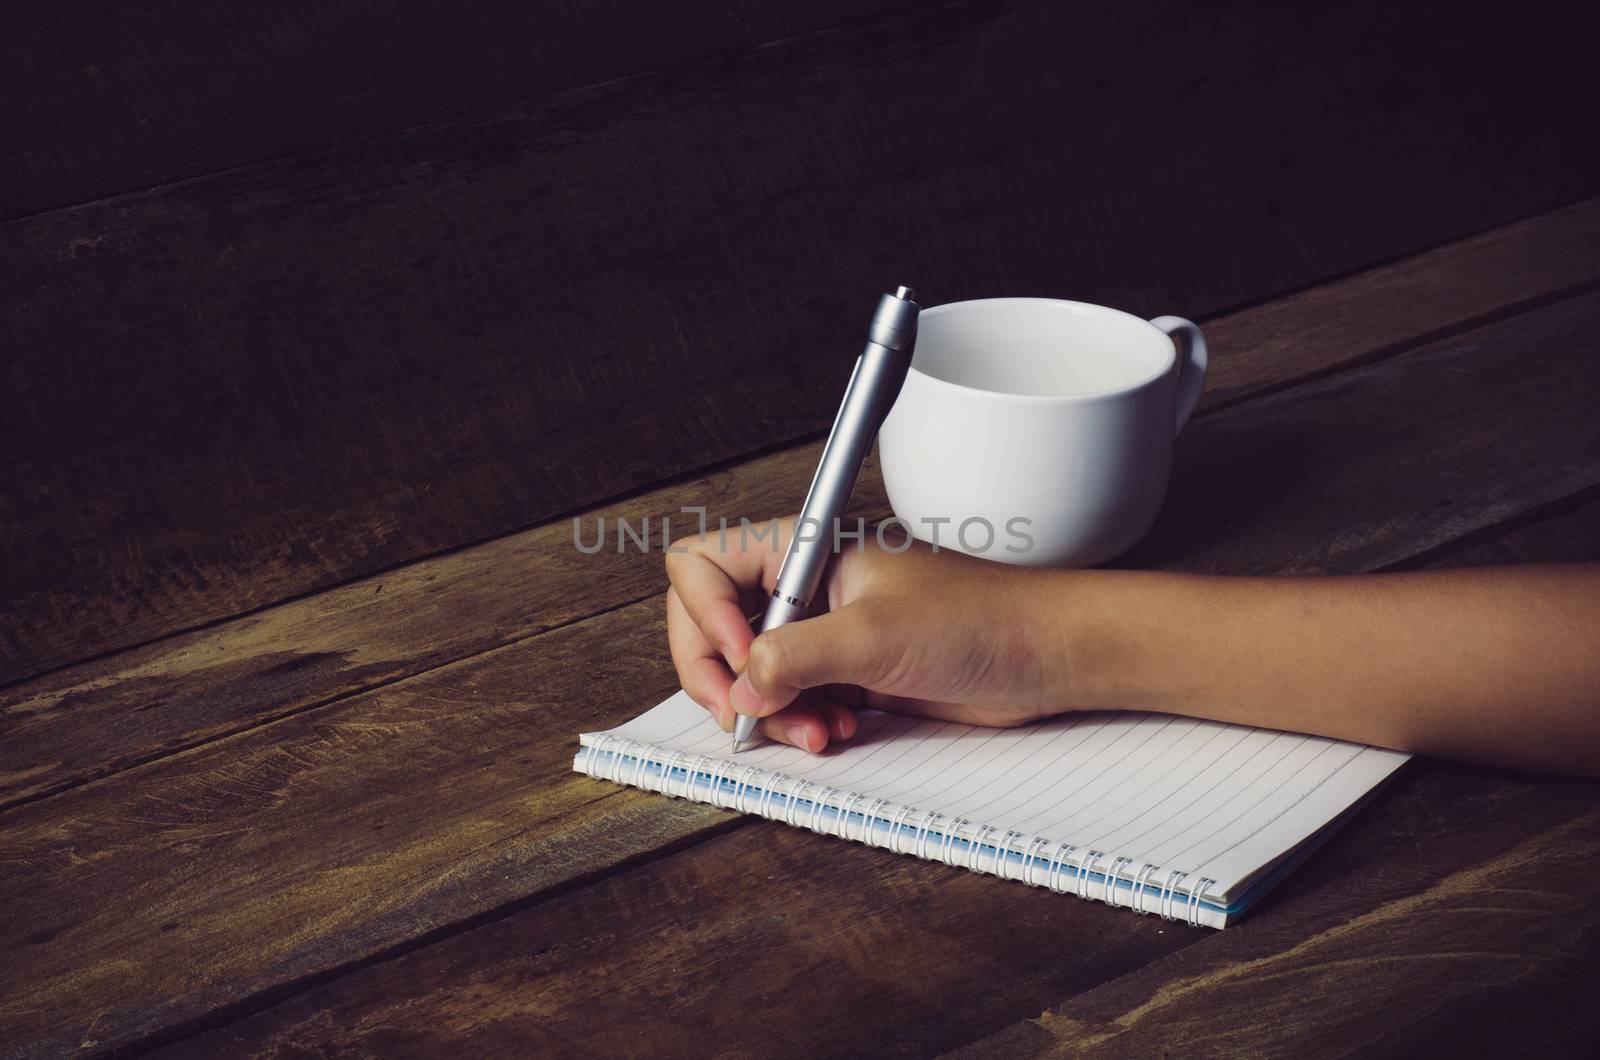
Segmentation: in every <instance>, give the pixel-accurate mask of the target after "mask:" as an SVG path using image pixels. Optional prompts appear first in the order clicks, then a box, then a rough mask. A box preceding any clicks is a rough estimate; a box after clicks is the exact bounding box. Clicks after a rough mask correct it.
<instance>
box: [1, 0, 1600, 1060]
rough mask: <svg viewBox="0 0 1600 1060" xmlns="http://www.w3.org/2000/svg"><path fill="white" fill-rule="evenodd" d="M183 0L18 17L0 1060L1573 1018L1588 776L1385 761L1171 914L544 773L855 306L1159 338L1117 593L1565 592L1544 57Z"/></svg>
mask: <svg viewBox="0 0 1600 1060" xmlns="http://www.w3.org/2000/svg"><path fill="white" fill-rule="evenodd" d="M158 6H160V5H158ZM168 6H170V7H171V8H172V9H173V10H179V9H182V14H181V16H174V17H172V18H162V17H156V16H155V15H153V14H151V11H153V10H154V9H150V10H146V8H145V7H144V6H140V7H138V8H137V10H136V9H134V8H129V9H128V11H127V12H126V13H122V14H111V13H107V12H106V11H105V10H104V5H99V4H93V3H89V2H88V0H61V2H59V3H55V4H51V5H42V6H41V7H40V9H39V10H38V11H37V12H35V13H34V14H33V15H30V16H29V17H28V18H25V19H19V20H18V22H17V25H16V26H15V27H13V28H14V30H15V32H13V33H11V34H8V35H7V37H8V39H7V40H6V41H4V42H0V49H4V54H3V55H0V60H4V61H0V70H4V71H7V72H8V74H7V75H8V76H12V77H14V78H16V79H17V80H16V83H15V84H14V85H13V86H12V87H18V86H22V85H25V86H26V90H27V92H28V93H29V99H30V103H31V106H30V107H29V108H26V109H25V110H19V111H17V112H16V113H14V114H12V115H10V117H12V118H14V119H15V121H14V122H9V123H7V124H8V125H9V126H10V128H11V129H12V135H13V137H14V139H12V140H9V141H7V142H6V143H4V144H0V335H3V336H4V340H5V342H6V344H7V345H6V348H5V349H4V350H3V351H0V407H3V408H4V410H5V412H6V416H5V418H4V419H3V420H0V448H3V449H4V451H5V453H6V457H7V458H6V459H5V460H4V461H0V544H3V545H4V564H3V565H0V706H3V710H4V713H3V716H0V894H3V901H0V1054H4V1055H17V1056H30V1057H32V1056H77V1055H82V1056H89V1055H98V1054H102V1053H108V1052H118V1053H124V1054H136V1053H149V1052H155V1053H158V1054H164V1055H174V1056H177V1055H187V1056H196V1057H217V1056H230V1055H246V1054H249V1055H268V1056H282V1057H290V1056H294V1057H300V1056H308V1055H341V1056H342V1055H383V1056H388V1055H410V1056H449V1055H492V1056H523V1055H537V1056H545V1055H552V1056H560V1055H594V1056H613V1055H663V1054H665V1055H684V1054H696V1055H700V1054H708V1053H710V1054H717V1055H730V1056H745V1055H760V1056H811V1055H863V1056H878V1055H903V1056H921V1055H934V1054H943V1053H953V1054H957V1055H970V1056H991V1055H996V1056H1005V1057H1008V1058H1014V1057H1026V1056H1045V1055H1077V1054H1080V1053H1084V1054H1091V1055H1130V1056H1147V1055H1151V1054H1156V1053H1162V1054H1169V1053H1170V1054H1177V1055H1211V1054H1219V1053H1220V1054H1236V1053H1245V1054H1267V1055H1295V1056H1300V1055H1310V1056H1318V1055H1330V1056H1331V1055H1344V1054H1346V1053H1350V1052H1357V1053H1368V1054H1379V1055H1385V1054H1386V1055H1413V1054H1416V1053H1430V1054H1451V1055H1458V1054H1474V1053H1482V1052H1489V1051H1493V1052H1496V1053H1501V1054H1504V1053H1513V1054H1521V1053H1543V1054H1550V1053H1563V1052H1566V1053H1588V1054H1593V1053H1594V1052H1595V1051H1596V1050H1597V1048H1600V1017H1597V1015H1596V1013H1595V1007H1594V1004H1593V1002H1594V998H1595V991H1596V987H1595V982H1596V976H1597V973H1600V785H1597V784H1595V783H1591V782H1583V781H1575V780H1562V779H1554V778H1546V777H1534V776H1524V775H1519V774H1512V773H1507V772H1501V771H1496V770H1492V769H1484V768H1477V767H1471V766H1465V765H1456V764H1450V763H1445V762H1437V761H1428V760H1420V761H1416V762H1414V763H1412V764H1411V765H1409V766H1408V767H1407V768H1406V769H1405V770H1404V771H1403V772H1402V773H1401V775H1400V776H1399V777H1398V778H1397V779H1396V781H1395V782H1394V783H1393V784H1392V785H1391V786H1390V787H1388V788H1387V789H1386V790H1385V791H1384V792H1383V793H1382V794H1381V796H1380V797H1378V798H1377V799H1376V800H1375V801H1374V802H1373V803H1372V804H1371V805H1370V806H1368V807H1367V808H1366V809H1365V810H1363V812H1362V813H1361V814H1360V815H1359V817H1358V818H1357V819H1356V820H1354V821H1353V822H1352V823H1351V824H1350V825H1349V826H1348V827H1347V828H1345V829H1344V830H1343V831H1342V832H1341V833H1340V834H1339V835H1338V836H1337V837H1336V838H1334V839H1333V840H1332V841H1331V842H1329V843H1328V844H1327V845H1326V846H1325V847H1323V848H1322V849H1321V850H1319V851H1318V852H1317V853H1316V854H1315V855H1314V856H1313V857H1312V858H1311V859H1310V860H1309V861H1308V862H1307V863H1306V864H1305V865H1304V866H1303V867H1302V868H1300V869H1299V870H1298V871H1296V872H1295V873H1294V874H1293V875H1292V877H1290V879H1289V880H1288V881H1287V882H1286V883H1284V884H1283V885H1282V886H1281V887H1280V888H1279V889H1278V890H1277V891H1276V892H1274V893H1273V894H1272V895H1271V896H1270V898H1269V899H1268V900H1267V901H1266V902H1265V904H1264V905H1263V906H1262V907H1261V908H1260V909H1259V910H1258V911H1256V912H1254V913H1253V914H1252V915H1251V916H1250V917H1249V918H1248V919H1247V920H1246V921H1245V922H1244V923H1242V924H1240V925H1239V926H1237V927H1234V928H1230V929H1228V930H1227V931H1225V932H1221V933H1215V932H1209V931H1204V930H1197V929H1191V928H1189V927H1186V926H1183V925H1181V924H1178V923H1172V922H1163V921H1161V920H1158V919H1155V918H1148V917H1147V918H1140V917H1136V916H1132V915H1130V914H1128V913H1127V912H1126V911H1122V910H1111V909H1108V908H1107V907H1105V906H1103V905H1098V904H1092V903H1087V902H1082V901H1078V900H1075V899H1072V898H1067V897H1063V896H1057V895H1052V894H1049V893H1046V892H1044V891H1041V890H1038V889H1031V888H1027V887H1023V886H1021V885H1018V884H1015V883H1011V882H1006V881H1000V880H997V879H995V878H993V877H980V876H977V875H973V874H971V873H967V872H964V871H960V870H956V869H953V868H948V867H944V866H941V865H938V864H933V863H928V862H922V861H918V860H915V859H913V858H909V857H904V856H897V855H893V854H890V853H888V852H886V851H883V850H880V849H875V848H868V847H864V846H861V845H857V844H852V843H847V842H843V841H840V840H835V839H829V838H823V837H819V836H816V835H813V834H811V833H809V832H805V831H801V830H795V829H789V828H786V827H783V826H781V825H777V824H774V823H770V822H766V821H763V820H760V819H757V818H751V817H745V816H740V815H737V814H733V813H730V812H727V811H723V810H718V809H713V808H710V807H706V806H701V805H697V804H692V803H687V802H684V801H681V800H669V799H665V798H662V797H660V796H656V795H649V794H644V793H641V792H638V791H634V790H630V789H625V788H621V787H618V786H616V785H612V784H610V783H606V782H602V781H596V780H593V779H590V778H587V777H584V776H581V775H578V774H575V773H573V772H572V771H571V761H572V756H573V752H574V749H575V746H576V735H577V733H578V732H580V731H583V730H592V729H600V728H605V727H608V726H611V725H614V724H616V723H618V722H620V721H622V720H623V719H626V718H628V717H631V716H633V715H634V714H636V713H638V712H639V711H640V710H642V709H643V708H645V707H647V706H649V705H651V704H653V703H655V702H657V701H658V700H659V699H661V698H663V697H664V696H666V695H667V694H669V693H670V692H672V691H673V690H674V688H675V687H676V685H675V681H674V677H673V671H672V667H671V664H670V661H669V659H668V654H667V648H666V640H665V636H664V631H663V611H662V592H663V589H664V584H665V581H664V576H663V569H662V561H661V555H660V553H659V545H660V538H659V527H660V520H661V519H663V518H669V517H670V518H672V519H673V528H674V531H675V532H681V531H682V530H684V529H687V528H688V526H689V525H690V523H691V522H692V516H687V515H685V514H683V509H684V508H686V507H694V506H704V507H705V508H706V509H707V511H708V514H709V515H710V517H711V518H712V519H715V518H716V517H717V516H718V515H727V516H730V517H733V518H737V517H738V516H740V515H750V516H752V517H757V516H765V515H771V514H779V513H783V512H786V511H789V510H790V509H792V508H793V506H794V505H795V504H796V502H797V499H798V498H799V497H800V496H801V494H802V492H803V490H804V487H805V484H806V482H807V481H808V480H809V476H810V474H811V472H812V469H813V467H814V463H815V459H816V455H817V447H818V444H819V443H818V438H819V431H820V430H821V429H823V428H825V426H826V423H827V419H828V416H829V415H830V413H831V411H832V409H833V407H834V404H835V403H836V402H837V399H838V394H839V387H840V382H841V378H842V373H843V372H845V371H847V370H848V363H849V358H850V357H851V356H853V355H854V353H855V351H856V348H857V343H858V341H859V328H860V325H861V323H862V322H863V321H864V319H865V314H866V312H867V311H868V310H869V308H870V301H871V299H870V298H868V299H867V300H866V302H863V301H862V296H861V292H862V291H863V290H867V291H871V290H872V289H873V288H875V287H876V286H877V285H879V284H881V283H884V282H890V283H892V282H901V281H906V282H915V283H916V285H917V286H918V287H919V288H921V289H924V290H926V291H928V292H930V294H934V295H939V294H940V292H943V293H944V294H951V293H952V292H953V294H951V296H952V297H973V296H979V295H983V294H997V293H1051V294H1058V293H1059V294H1067V293H1070V294H1072V295H1074V296H1078V297H1084V298H1089V299H1092V300H1097V301H1103V302H1107V303H1110V304H1116V305H1120V306H1125V307H1127V308H1129V309H1132V310H1135V311H1138V312H1142V313H1146V314H1147V315H1150V314H1155V313H1159V312H1184V313H1189V314H1191V315H1196V316H1198V317H1200V319H1201V320H1202V322H1203V323H1204V325H1205V328H1206V331H1207V334H1208V335H1209V336H1210V339H1211V344H1212V349H1213V367H1212V375H1211V381H1210V384H1209V387H1208V392H1207V394H1206V397H1205V399H1204V402H1203V404H1202V406H1201V409H1200V411H1199V413H1198V414H1197V416H1196V418H1195V419H1194V420H1193V422H1192V423H1191V424H1190V426H1189V427H1188V428H1187V430H1186V431H1185V433H1184V435H1183V436H1182V438H1181V441H1180V446H1179V451H1178V458H1177V466H1176V469H1175V473H1174V479H1173V485H1172V489H1171V492H1170V495H1169V497H1168V500H1167V503H1166V507H1165V509H1164V511H1163V513H1162V515H1161V518H1160V520H1159V522H1158V524H1157V525H1156V527H1155V528H1154V530H1153V531H1152V532H1151V533H1150V535H1149V536H1148V538H1147V539H1146V540H1145V541H1144V542H1142V543H1141V544H1140V545H1139V546H1138V547H1137V548H1136V549H1135V550H1134V551H1133V552H1132V553H1131V554H1130V555H1129V556H1127V557H1125V558H1124V559H1122V560H1121V561H1119V562H1122V563H1125V564H1127V565H1136V566H1150V567H1163V568H1169V569H1174V570H1189V571H1213V572H1230V573H1289V572H1295V573H1306V572H1324V573H1330V574H1334V573H1348V572H1357V571H1379V570H1395V569H1411V568H1421V567H1440V566H1453V565H1462V564H1481V563H1515V562H1538V561H1557V560H1562V561H1565V560H1595V559H1600V414H1597V409H1600V356H1597V354H1600V199H1594V198H1587V197H1588V196H1593V195H1594V194H1596V191H1597V190H1600V140H1597V139H1596V138H1594V137H1592V136H1583V135H1581V132H1582V121H1581V120H1575V119H1574V118H1573V117H1572V116H1570V115H1564V114H1563V110H1562V108H1561V107H1560V106H1559V105H1557V103H1556V102H1554V101H1559V100H1572V99H1581V98H1584V97H1582V95H1581V93H1582V92H1583V91H1585V90H1586V89H1587V90H1588V91H1591V92H1592V84H1591V80H1592V79H1591V78H1590V75H1589V73H1588V69H1589V65H1590V64H1589V58H1590V57H1589V56H1588V54H1587V52H1586V50H1585V49H1587V48H1588V47H1589V44H1588V41H1589V40H1590V39H1592V34H1589V33H1584V32H1578V31H1577V30H1576V28H1574V29H1573V31H1572V32H1563V33H1551V32H1548V29H1549V27H1542V26H1541V25H1539V24H1538V23H1537V21H1536V20H1531V19H1524V18H1522V17H1521V16H1520V14H1518V15H1517V17H1507V16H1506V14H1505V12H1502V11H1501V10H1500V9H1499V8H1498V7H1497V6H1496V5H1492V4H1466V5H1460V6H1459V9H1456V8H1453V9H1452V16H1451V18H1450V19H1449V20H1448V21H1447V22H1446V23H1441V22H1440V20H1439V19H1438V17H1437V15H1436V13H1434V12H1431V11H1423V10H1420V9H1419V10H1416V11H1412V10H1410V9H1408V8H1407V7H1406V5H1390V4H1383V5H1374V7H1373V9H1372V10H1368V9H1367V8H1365V7H1364V6H1363V5H1361V4H1347V5H1334V6H1332V7H1329V8H1327V9H1326V10H1325V11H1319V12H1316V13H1314V14H1312V13H1307V12H1306V11H1303V10H1300V9H1298V8H1296V6H1295V5H1288V6H1286V7H1284V8H1283V9H1282V10H1279V9H1276V8H1274V9H1265V8H1263V9H1260V10H1252V11H1246V10H1243V9H1240V10H1238V11H1234V10H1232V9H1229V10H1226V11H1218V12H1215V13H1214V14H1209V15H1208V17H1207V18H1206V19H1204V20H1195V19H1193V17H1192V13H1191V12H1190V11H1189V9H1188V8H1187V7H1185V6H1182V5H1172V4H1161V3H1155V4H1151V5H1144V6H1141V7H1139V9H1138V10H1134V9H1133V8H1131V7H1128V6H1126V5H1115V4H1110V5H1100V6H1096V5H1059V4H1051V3H1048V2H1045V0H1019V2H1017V3H1008V4H1003V5H995V4H990V3H987V2H977V0H972V2H966V0H963V2H957V3H947V4H940V5H921V4H914V3H910V2H897V0H874V2H872V3H867V4H860V3H850V4H844V3H835V2H831V0H808V2H806V3H796V4H759V3H750V4H745V3H738V4H712V5H706V4H700V3H697V2H694V0H660V2H659V3H654V4H647V5H638V6H637V10H634V11H631V12H630V13H629V14H628V16H627V18H625V19H621V18H619V19H616V20H612V21H611V22H607V23H606V24H605V25H601V24H600V23H598V22H595V21H594V20H592V19H585V18H583V17H580V16H579V15H577V14H574V13H572V12H569V11H567V10H566V9H565V8H560V9H557V8H554V7H552V6H551V5H539V4H534V5H529V4H526V3H522V2H518V3H513V2H511V0H472V2H470V3H466V2H462V0H452V2H449V3H446V2H443V0H440V2H437V3H436V2H434V0H406V2H405V3H403V4H398V5H396V7H397V8H399V9H401V10H403V12H404V17H402V16H401V15H400V14H392V15H391V14H389V13H386V14H384V15H383V16H382V17H378V16H376V15H374V14H373V13H372V12H368V11H365V10H364V9H361V10H358V9H357V8H358V7H359V5H357V7H350V6H348V5H328V4H325V3H320V2H318V3H312V2H309V0H305V2H302V0H263V2H261V3H257V4H252V5H228V4H222V5H216V4H188V5H186V4H183V3H180V2H177V0H175V2H174V4H172V5H168ZM547 8H548V10H547ZM161 10H162V11H166V10H167V7H161ZM574 10H575V9H574ZM1380 11H1381V16H1382V17H1381V18H1378V17H1377V15H1376V14H1375V12H1380ZM1308 20H1309V21H1308ZM613 23H614V24H613ZM1179 24H1182V25H1184V26H1190V25H1191V24H1193V25H1192V28H1191V29H1186V30H1185V32H1184V33H1182V34H1179V33H1176V32H1174V31H1173V30H1172V27H1173V26H1175V25H1179ZM458 44H459V47H457V46H456V45H458ZM47 60H48V61H47ZM202 85H203V86H204V90H201V89H200V88H199V87H197V86H202ZM864 100H865V101H871V105H870V106H863V104H862V101H864ZM1580 111H1581V113H1582V114H1583V115H1585V116H1587V115H1588V111H1583V110H1582V108H1580ZM930 116H932V117H930ZM930 121H932V122H936V123H937V127H938V130H939V134H938V136H937V137H931V136H929V135H927V134H926V133H925V130H926V128H927V126H928V123H929V122H930ZM707 145H711V146H712V150H711V151H710V156H709V157H710V161H708V153H707ZM713 163H714V164H713ZM1063 233H1064V234H1065V235H1063ZM935 300H943V297H942V296H940V297H938V298H936V299H935ZM819 351H829V352H826V353H824V352H819ZM780 395H781V396H782V398H783V400H782V401H779V400H777V398H778V397H779V396H780ZM857 502H858V506H859V508H860V510H861V511H862V512H863V513H864V514H879V515H881V514H883V513H885V512H886V510H887V508H886V502H885V499H884V496H883V492H882V484H881V481H880V480H879V478H878V475H877V472H876V469H875V468H874V469H871V470H869V473H868V474H866V475H865V476H864V480H863V482H862V484H861V486H860V488H859V490H858V493H857ZM574 516H579V517H581V518H582V519H583V521H584V524H585V526H586V527H587V528H592V527H593V525H594V524H593V520H595V519H596V518H604V519H606V520H607V521H608V526H609V525H612V524H611V522H610V521H611V520H615V519H619V518H622V519H627V520H629V522H630V523H631V524H632V525H633V526H635V527H637V526H638V525H639V523H640V521H641V520H644V519H649V520H651V523H652V526H653V527H655V528H656V531H657V536H656V538H655V542H654V543H655V545H656V548H655V549H654V550H652V551H651V552H650V553H648V554H641V553H640V552H637V551H634V550H629V551H625V552H620V553H619V552H617V551H613V550H609V549H608V550H607V551H605V552H602V553H600V554H596V555H585V554H583V553H581V552H580V551H579V550H577V549H576V548H574V547H573V541H572V539H573V527H572V520H573V517H574ZM612 539H613V540H614V537H613V538H612ZM1514 706H1515V705H1514V704H1507V707H1508V709H1513V708H1514ZM752 894H760V895H763V896H764V897H763V900H762V901H760V902H758V903H752V902H751V901H749V897H750V896H751V895H752Z"/></svg>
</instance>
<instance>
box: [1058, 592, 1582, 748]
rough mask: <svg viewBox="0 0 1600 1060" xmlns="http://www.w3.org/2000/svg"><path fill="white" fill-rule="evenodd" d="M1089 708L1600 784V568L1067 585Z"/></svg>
mask: <svg viewBox="0 0 1600 1060" xmlns="http://www.w3.org/2000/svg"><path fill="white" fill-rule="evenodd" d="M1047 592H1048V593H1049V594H1050V595H1051V596H1053V597H1054V606H1055V610H1054V612H1053V614H1054V615H1055V616H1056V617H1055V618H1054V619H1052V620H1051V621H1050V622H1049V623H1048V625H1047V628H1048V630H1049V634H1048V635H1049V636H1051V637H1054V638H1056V639H1057V640H1058V641H1059V643H1057V644H1055V645H1051V646H1049V647H1048V648H1047V649H1046V650H1048V651H1050V652H1052V653H1054V654H1056V655H1057V657H1059V658H1061V659H1063V660H1065V662H1066V666H1065V667H1064V669H1063V672H1062V681H1063V682H1064V687H1063V688H1061V689H1060V690H1059V694H1061V695H1062V696H1063V697H1065V698H1066V699H1067V700H1068V701H1071V702H1072V703H1073V704H1074V705H1075V706H1080V707H1121V708H1127V709H1137V710H1151V711H1161V712H1168V713H1183V714H1189V715H1193V716H1197V717H1204V718H1212V719H1215V720H1218V721H1226V722H1236V723H1242V724H1246V725H1259V726H1264V727H1271V728H1279V729H1290V730H1295V731H1301V732H1311V733H1318V734H1321V735H1326V736H1332V737H1337V738H1339V739H1347V740H1356V741H1360V742H1364V743H1373V744H1380V745H1383V746H1386V747H1395V748H1400V749H1404V750H1409V751H1419V752H1424V753H1428V754H1437V755H1443V756H1447V757H1452V758H1462V759H1469V760H1475V761H1480V762H1489V763H1494V764H1498V765H1506V766H1513V767H1520V768H1528V769H1538V770H1547V771H1553V772H1564V773H1579V774H1586V775H1600V565H1584V566H1576V565H1574V566H1564V567H1515V568H1492V569H1481V570H1460V571H1439V572H1425V573H1409V574H1387V575H1371V576H1361V577H1318V578H1226V577H1202V576H1193V575H1180V574H1162V573H1153V572H1138V571H1083V572H1063V573H1062V574H1060V575H1059V576H1056V577H1054V578H1053V579H1051V581H1050V584H1049V586H1048V589H1047Z"/></svg>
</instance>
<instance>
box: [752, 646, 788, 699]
mask: <svg viewBox="0 0 1600 1060" xmlns="http://www.w3.org/2000/svg"><path fill="white" fill-rule="evenodd" d="M784 656H785V652H784V650H783V646H782V645H781V644H779V643H778V642H777V641H775V640H773V638H771V637H757V638H756V639H755V643H753V644H751V645H750V656H749V660H748V661H747V662H746V663H745V672H746V673H747V674H749V675H750V683H751V684H753V685H755V686H756V688H758V689H760V690H761V691H763V692H766V691H771V690H773V689H775V688H778V687H779V686H780V685H781V684H782V683H783V678H784V670H785V663H786V660H785V657H784Z"/></svg>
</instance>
